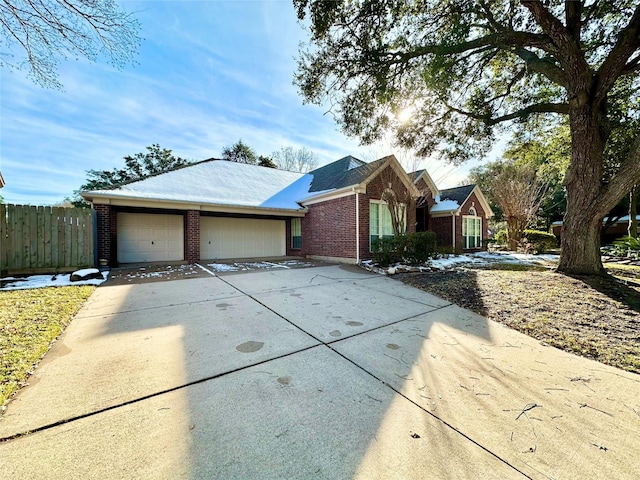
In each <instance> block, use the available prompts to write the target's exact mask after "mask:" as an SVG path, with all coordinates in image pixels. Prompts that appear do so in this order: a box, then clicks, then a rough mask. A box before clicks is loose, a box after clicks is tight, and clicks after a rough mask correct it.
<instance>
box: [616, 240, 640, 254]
mask: <svg viewBox="0 0 640 480" xmlns="http://www.w3.org/2000/svg"><path fill="white" fill-rule="evenodd" d="M613 247H614V250H613V253H614V255H617V256H621V257H627V256H628V257H635V258H640V238H634V237H630V236H626V237H622V238H619V239H618V240H616V241H615V242H613Z"/></svg>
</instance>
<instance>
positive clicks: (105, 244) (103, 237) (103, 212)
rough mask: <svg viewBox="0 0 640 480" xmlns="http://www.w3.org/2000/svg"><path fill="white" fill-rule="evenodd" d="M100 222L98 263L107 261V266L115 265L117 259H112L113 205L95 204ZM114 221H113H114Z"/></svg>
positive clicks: (94, 207)
mask: <svg viewBox="0 0 640 480" xmlns="http://www.w3.org/2000/svg"><path fill="white" fill-rule="evenodd" d="M93 209H94V210H95V211H96V215H97V222H98V261H100V260H102V259H104V260H107V265H111V266H113V265H115V262H116V258H111V236H112V234H113V235H115V232H112V226H113V227H114V229H115V212H112V211H111V205H105V204H101V203H98V204H94V205H93ZM112 220H113V221H112Z"/></svg>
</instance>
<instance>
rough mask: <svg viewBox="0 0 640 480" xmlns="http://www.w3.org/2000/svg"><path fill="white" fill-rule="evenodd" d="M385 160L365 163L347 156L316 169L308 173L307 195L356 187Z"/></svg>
mask: <svg viewBox="0 0 640 480" xmlns="http://www.w3.org/2000/svg"><path fill="white" fill-rule="evenodd" d="M386 160H387V159H386V158H381V159H380V160H376V161H375V162H371V163H365V162H363V161H362V160H359V159H357V158H355V157H352V156H351V155H348V156H346V157H344V158H341V159H340V160H336V161H335V162H333V163H330V164H328V165H325V166H324V167H320V168H317V169H315V170H313V171H312V172H309V173H310V174H311V175H313V181H312V182H311V188H310V189H309V193H313V192H322V191H325V190H333V189H339V188H343V187H348V186H349V185H358V184H360V183H362V182H364V181H365V180H366V179H367V178H369V176H370V175H371V174H372V173H373V172H375V171H376V170H377V169H378V168H379V167H380V165H382V164H383V163H384V162H385V161H386Z"/></svg>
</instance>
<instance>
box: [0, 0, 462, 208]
mask: <svg viewBox="0 0 640 480" xmlns="http://www.w3.org/2000/svg"><path fill="white" fill-rule="evenodd" d="M123 6H124V8H125V9H126V10H127V11H130V12H131V11H135V12H136V17H137V18H138V19H139V21H140V23H141V25H142V31H141V37H142V38H143V41H142V44H141V47H140V49H139V53H138V56H137V64H136V65H130V66H126V67H125V68H124V69H122V70H117V69H115V68H113V67H111V66H110V65H108V64H106V63H90V62H87V61H83V60H79V61H76V60H70V61H67V62H63V63H61V65H60V68H59V74H60V80H61V82H62V84H63V85H64V90H63V91H57V90H50V89H43V88H41V87H39V86H37V85H35V84H34V83H33V82H31V80H29V79H28V78H26V75H25V73H24V72H20V71H15V72H11V71H8V70H1V71H0V75H1V77H0V78H1V80H0V95H1V97H0V102H1V105H0V114H1V116H0V171H1V172H2V174H3V176H4V178H5V181H6V183H7V185H6V186H5V188H3V189H2V190H0V195H1V196H2V197H4V200H5V202H7V203H18V204H32V205H52V204H55V203H59V202H61V201H62V200H63V199H64V198H65V197H69V196H71V195H72V194H73V191H74V190H76V189H78V188H79V186H80V185H81V184H82V183H84V181H85V179H86V171H87V170H89V169H96V170H105V169H112V168H114V167H120V166H122V165H123V164H124V160H123V157H124V156H126V155H133V154H135V153H138V152H144V151H145V147H146V146H148V145H151V144H153V143H158V144H160V145H161V146H162V147H164V148H170V149H172V150H173V152H174V154H175V155H177V156H180V157H183V158H187V159H190V160H202V159H206V158H211V157H219V156H220V153H221V151H222V149H223V147H225V146H227V145H231V144H233V143H234V142H236V141H237V140H238V139H240V138H241V139H242V140H243V141H245V143H248V144H249V145H251V146H252V147H253V148H254V149H255V150H256V151H257V153H259V154H264V155H269V154H271V152H273V151H275V150H278V149H279V148H280V147H284V146H292V147H294V148H300V147H306V148H308V149H310V150H312V151H314V152H315V153H316V154H317V155H318V156H319V159H320V163H321V164H326V163H329V162H330V161H333V160H337V159H338V158H341V157H343V156H345V155H349V154H350V155H354V156H356V157H358V158H361V159H363V160H366V161H371V160H374V159H375V158H379V157H380V156H382V155H386V154H388V153H399V152H397V150H396V149H394V148H392V147H390V146H389V143H388V142H387V143H386V144H384V145H376V146H373V147H360V146H359V144H358V141H357V139H351V138H347V137H345V136H344V135H343V134H342V133H340V132H339V131H338V128H337V126H336V124H335V122H334V120H333V118H332V117H331V115H324V112H325V111H326V108H321V107H318V106H313V105H303V103H302V99H301V97H300V96H299V95H298V92H297V89H296V87H295V86H294V85H293V84H292V80H293V74H294V71H295V68H296V62H295V57H296V55H297V51H298V44H299V42H300V41H304V40H306V34H305V32H304V30H303V27H302V26H301V25H300V24H299V23H298V22H297V19H296V16H295V12H294V9H293V6H292V3H291V1H290V0H286V1H285V0H282V1H280V0H273V1H146V2H141V1H128V2H124V3H123ZM398 156H399V157H404V159H405V160H407V158H408V157H407V155H406V154H404V155H398ZM401 160H402V158H401ZM470 166H471V165H465V166H463V167H462V168H456V167H453V166H452V165H447V164H444V163H441V162H437V161H435V160H429V161H427V162H425V163H423V164H422V165H421V167H422V168H424V167H426V168H427V169H428V170H429V172H430V173H431V175H432V177H433V179H434V180H435V181H436V183H437V184H438V186H439V187H441V188H446V187H450V186H455V185H457V184H459V182H460V180H461V179H462V178H463V177H464V176H465V174H466V171H467V170H468V168H469V167H470Z"/></svg>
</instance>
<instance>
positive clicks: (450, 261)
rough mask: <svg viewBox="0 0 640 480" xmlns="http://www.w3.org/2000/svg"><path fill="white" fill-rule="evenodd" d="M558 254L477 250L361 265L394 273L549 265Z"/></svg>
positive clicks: (557, 257) (554, 260) (363, 263)
mask: <svg viewBox="0 0 640 480" xmlns="http://www.w3.org/2000/svg"><path fill="white" fill-rule="evenodd" d="M559 258H560V256H559V255H531V254H523V253H513V252H478V253H469V254H466V255H447V256H445V257H441V258H436V259H432V260H429V261H428V262H426V263H425V264H423V265H420V266H410V265H403V264H396V265H392V266H390V267H387V268H379V267H376V266H375V264H374V263H373V261H371V260H366V261H364V262H362V266H363V267H365V268H366V269H368V270H372V271H376V272H378V273H383V274H385V275H394V274H396V273H400V272H407V271H410V272H422V271H431V270H453V269H456V268H464V267H465V266H468V265H474V266H480V265H488V264H491V263H522V264H527V265H544V266H549V265H552V264H555V263H557V262H558V259H559Z"/></svg>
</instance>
